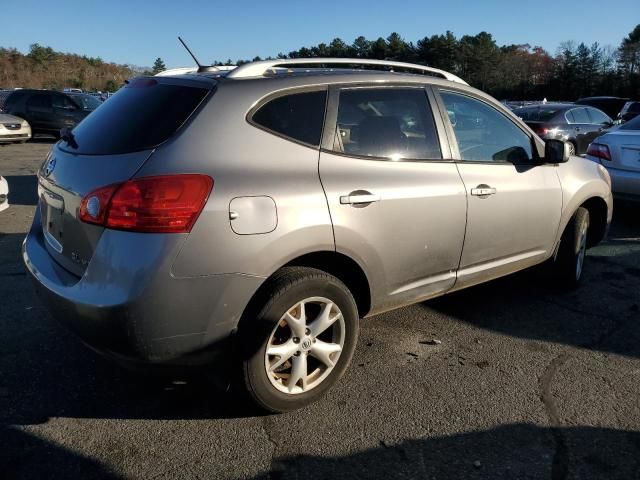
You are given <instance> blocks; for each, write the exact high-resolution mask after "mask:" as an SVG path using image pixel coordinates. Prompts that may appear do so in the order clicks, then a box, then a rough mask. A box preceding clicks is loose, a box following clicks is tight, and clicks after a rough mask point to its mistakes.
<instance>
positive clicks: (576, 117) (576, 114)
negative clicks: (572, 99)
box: [568, 108, 591, 123]
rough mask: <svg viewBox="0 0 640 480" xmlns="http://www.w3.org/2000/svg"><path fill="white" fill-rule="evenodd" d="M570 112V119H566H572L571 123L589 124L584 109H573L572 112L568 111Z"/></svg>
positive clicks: (587, 115)
mask: <svg viewBox="0 0 640 480" xmlns="http://www.w3.org/2000/svg"><path fill="white" fill-rule="evenodd" d="M570 112H571V115H572V117H568V118H572V119H573V120H572V121H571V123H591V120H590V119H589V114H588V113H587V109H586V108H574V109H573V110H570Z"/></svg>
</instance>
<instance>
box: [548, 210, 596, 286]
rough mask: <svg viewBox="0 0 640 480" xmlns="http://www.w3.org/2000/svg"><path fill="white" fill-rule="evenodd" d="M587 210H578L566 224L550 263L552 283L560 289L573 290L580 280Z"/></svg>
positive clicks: (586, 234)
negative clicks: (556, 251)
mask: <svg viewBox="0 0 640 480" xmlns="http://www.w3.org/2000/svg"><path fill="white" fill-rule="evenodd" d="M588 232H589V210H587V209H586V208H584V207H580V208H578V210H577V211H576V213H574V214H573V217H572V218H571V220H569V223H568V224H567V226H566V228H565V230H564V233H563V234H562V238H561V239H560V246H559V247H558V253H557V255H556V256H555V258H554V259H553V260H552V263H551V270H552V272H551V273H552V275H553V280H554V283H555V284H556V285H557V286H558V287H560V288H566V289H570V288H574V287H576V286H577V285H578V284H579V283H580V280H581V279H582V274H583V272H584V263H585V257H586V252H587V237H588Z"/></svg>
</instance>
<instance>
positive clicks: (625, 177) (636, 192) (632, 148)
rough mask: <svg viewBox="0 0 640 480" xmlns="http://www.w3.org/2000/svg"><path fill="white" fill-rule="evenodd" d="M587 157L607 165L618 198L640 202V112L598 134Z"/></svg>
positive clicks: (588, 150) (612, 187) (590, 146)
mask: <svg viewBox="0 0 640 480" xmlns="http://www.w3.org/2000/svg"><path fill="white" fill-rule="evenodd" d="M587 158H588V159H590V160H593V161H595V162H599V163H601V164H602V165H604V167H605V168H606V169H607V171H608V172H609V175H610V176H611V190H612V192H613V196H614V197H615V198H618V199H620V200H630V201H634V202H640V116H638V117H636V118H634V119H633V120H630V121H629V122H627V123H623V124H622V125H620V126H619V127H616V128H612V129H611V130H609V131H607V133H605V134H604V135H601V136H599V137H598V138H596V139H595V140H594V141H593V143H592V144H591V145H589V148H588V149H587Z"/></svg>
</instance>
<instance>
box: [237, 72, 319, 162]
mask: <svg viewBox="0 0 640 480" xmlns="http://www.w3.org/2000/svg"><path fill="white" fill-rule="evenodd" d="M322 91H324V92H326V96H325V104H324V112H323V117H322V129H321V131H320V140H319V144H318V145H314V144H311V143H307V142H303V141H302V140H298V139H297V138H293V137H290V136H288V135H285V134H284V133H280V132H276V131H275V130H271V129H270V128H268V127H265V126H264V125H261V124H259V123H258V122H256V121H254V120H253V116H254V114H255V113H256V112H257V111H258V110H260V109H261V108H262V107H263V106H264V105H266V104H267V103H269V102H270V101H272V100H275V99H277V98H280V97H286V96H289V95H296V94H300V93H308V92H322ZM328 101H329V92H328V85H327V84H321V85H306V86H304V87H289V88H285V89H282V90H278V91H276V92H271V93H269V94H268V95H265V96H264V97H262V98H260V100H258V101H257V102H256V103H255V104H254V105H253V106H252V107H251V108H250V109H249V111H248V112H247V114H246V115H245V120H246V121H247V123H248V124H249V125H251V126H253V127H255V128H257V129H259V130H262V131H264V132H267V133H270V134H271V135H275V136H276V137H280V138H282V139H284V140H288V141H290V142H293V143H297V144H298V145H301V146H303V147H308V148H312V149H314V150H316V151H318V150H319V149H320V145H321V144H322V139H323V138H324V129H325V122H326V120H327V103H328Z"/></svg>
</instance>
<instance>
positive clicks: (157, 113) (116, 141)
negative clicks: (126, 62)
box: [62, 78, 210, 155]
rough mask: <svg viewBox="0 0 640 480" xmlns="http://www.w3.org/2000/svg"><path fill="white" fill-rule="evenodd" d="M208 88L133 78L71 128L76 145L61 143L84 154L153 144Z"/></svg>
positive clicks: (166, 134) (172, 128)
mask: <svg viewBox="0 0 640 480" xmlns="http://www.w3.org/2000/svg"><path fill="white" fill-rule="evenodd" d="M209 91H210V89H209V88H205V87H201V88H200V87H195V86H190V85H174V84H170V83H164V82H161V81H158V80H156V79H153V78H136V79H133V80H131V81H130V82H129V83H128V84H127V85H126V86H125V87H124V88H121V89H120V90H119V91H118V93H117V94H115V95H114V96H113V97H112V98H110V99H109V101H108V102H105V103H104V105H102V106H101V107H100V108H99V109H96V110H95V111H94V112H92V113H91V115H89V116H88V117H87V118H85V119H84V120H83V121H82V122H80V123H79V124H78V126H76V127H75V128H74V129H73V134H74V137H75V143H76V144H77V148H73V147H72V146H71V145H68V144H66V143H63V144H62V146H63V148H64V149H66V150H69V151H72V152H74V153H81V154H87V155H115V154H120V153H129V152H136V151H140V150H147V149H151V148H155V147H157V146H158V145H160V144H161V143H163V142H164V141H165V140H167V139H168V138H169V137H170V136H171V135H173V134H174V133H175V132H176V130H178V128H180V126H181V125H182V124H184V123H185V121H186V120H187V119H188V118H189V116H190V115H191V114H192V113H193V111H194V110H195V109H196V108H197V107H198V105H200V103H201V102H202V101H203V100H204V98H205V97H206V95H207V93H208V92H209Z"/></svg>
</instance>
